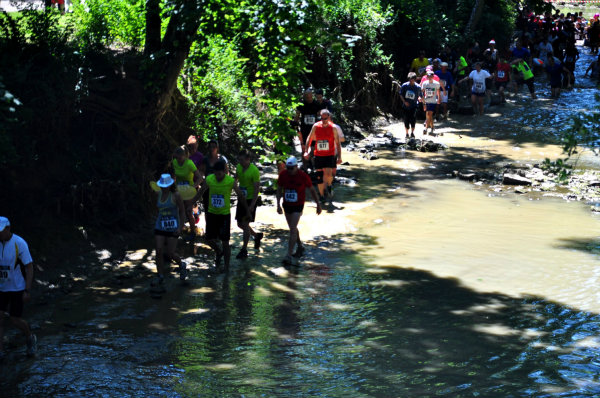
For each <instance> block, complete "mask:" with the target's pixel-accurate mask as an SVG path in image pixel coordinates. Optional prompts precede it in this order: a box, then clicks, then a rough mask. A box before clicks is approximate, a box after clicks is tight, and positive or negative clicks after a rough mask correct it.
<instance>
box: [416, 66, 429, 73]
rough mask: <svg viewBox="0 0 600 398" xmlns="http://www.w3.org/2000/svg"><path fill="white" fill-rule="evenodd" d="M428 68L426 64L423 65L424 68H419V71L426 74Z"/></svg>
mask: <svg viewBox="0 0 600 398" xmlns="http://www.w3.org/2000/svg"><path fill="white" fill-rule="evenodd" d="M426 70H427V67H426V66H424V67H422V68H419V71H418V72H419V75H424V74H425V71H426Z"/></svg>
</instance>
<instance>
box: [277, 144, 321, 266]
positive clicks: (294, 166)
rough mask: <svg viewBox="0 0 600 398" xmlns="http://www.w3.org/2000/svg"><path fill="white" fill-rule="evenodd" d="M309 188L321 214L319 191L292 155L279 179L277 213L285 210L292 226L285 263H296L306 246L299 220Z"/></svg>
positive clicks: (318, 212)
mask: <svg viewBox="0 0 600 398" xmlns="http://www.w3.org/2000/svg"><path fill="white" fill-rule="evenodd" d="M309 148H310V147H309ZM307 188H308V189H309V190H310V194H311V195H312V197H313V199H314V201H315V202H316V203H317V214H321V205H320V204H319V199H318V197H317V191H315V188H314V187H313V185H312V181H311V179H310V177H309V176H308V174H306V173H305V172H304V171H302V170H299V169H298V160H297V159H296V158H295V157H294V156H290V157H289V158H288V160H287V161H286V163H285V170H283V171H282V172H281V173H279V178H278V179H277V213H279V214H282V213H283V212H284V211H285V219H286V221H287V223H288V227H289V228H290V238H289V241H288V253H287V255H286V256H285V258H284V259H283V263H284V264H287V265H295V263H294V257H296V258H297V257H301V256H302V253H304V246H302V241H300V234H299V232H298V222H299V221H300V217H301V216H302V211H303V210H304V202H305V200H306V189H307ZM281 198H283V209H282V208H281ZM296 244H297V245H298V246H297V248H296V252H295V253H294V252H293V251H294V245H296ZM292 253H293V254H292Z"/></svg>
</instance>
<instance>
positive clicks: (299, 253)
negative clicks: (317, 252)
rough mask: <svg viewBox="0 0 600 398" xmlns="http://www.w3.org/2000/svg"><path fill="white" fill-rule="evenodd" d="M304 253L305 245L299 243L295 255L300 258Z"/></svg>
mask: <svg viewBox="0 0 600 398" xmlns="http://www.w3.org/2000/svg"><path fill="white" fill-rule="evenodd" d="M303 254H304V246H302V245H298V247H297V248H296V253H294V257H296V258H300V257H302V255H303Z"/></svg>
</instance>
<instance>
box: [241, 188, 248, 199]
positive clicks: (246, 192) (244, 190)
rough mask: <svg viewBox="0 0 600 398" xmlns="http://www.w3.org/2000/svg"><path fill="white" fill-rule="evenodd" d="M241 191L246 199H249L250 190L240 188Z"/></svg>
mask: <svg viewBox="0 0 600 398" xmlns="http://www.w3.org/2000/svg"><path fill="white" fill-rule="evenodd" d="M240 191H242V193H243V194H244V197H245V198H247V197H248V189H247V188H246V187H240Z"/></svg>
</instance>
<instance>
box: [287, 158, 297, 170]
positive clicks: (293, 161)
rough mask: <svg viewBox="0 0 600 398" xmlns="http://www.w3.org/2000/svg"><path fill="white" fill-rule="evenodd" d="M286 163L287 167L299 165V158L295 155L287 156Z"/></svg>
mask: <svg viewBox="0 0 600 398" xmlns="http://www.w3.org/2000/svg"><path fill="white" fill-rule="evenodd" d="M285 165H286V166H287V167H294V166H298V159H296V157H295V156H290V157H289V158H287V160H286V161H285Z"/></svg>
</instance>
